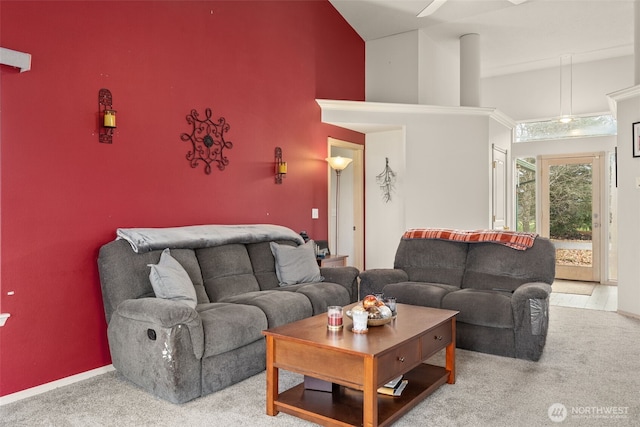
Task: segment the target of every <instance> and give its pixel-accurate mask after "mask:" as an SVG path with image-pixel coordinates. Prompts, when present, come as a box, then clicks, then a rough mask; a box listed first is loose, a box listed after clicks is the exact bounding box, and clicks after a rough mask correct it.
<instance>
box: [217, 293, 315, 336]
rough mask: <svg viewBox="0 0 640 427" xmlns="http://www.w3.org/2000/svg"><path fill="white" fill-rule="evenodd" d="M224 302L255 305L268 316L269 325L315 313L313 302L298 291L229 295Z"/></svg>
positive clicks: (293, 320) (283, 322)
mask: <svg viewBox="0 0 640 427" xmlns="http://www.w3.org/2000/svg"><path fill="white" fill-rule="evenodd" d="M223 302H232V303H234V304H245V305H253V306H256V307H258V308H260V309H261V310H262V311H263V312H264V314H265V315H266V316H267V322H268V327H269V328H273V327H275V326H280V325H284V324H287V323H291V322H295V321H297V320H301V319H304V318H306V317H309V316H311V315H312V314H313V308H312V307H311V302H309V299H308V298H307V297H306V296H304V295H303V294H299V293H297V292H279V291H276V290H271V291H257V292H247V293H244V294H242V295H235V296H231V297H227V298H225V299H224V301H223Z"/></svg>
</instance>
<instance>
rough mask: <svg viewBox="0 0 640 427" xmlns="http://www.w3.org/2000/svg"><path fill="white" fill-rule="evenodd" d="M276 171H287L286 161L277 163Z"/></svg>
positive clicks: (281, 172) (282, 172) (284, 172)
mask: <svg viewBox="0 0 640 427" xmlns="http://www.w3.org/2000/svg"><path fill="white" fill-rule="evenodd" d="M278 173H280V174H286V173H287V162H282V163H280V164H278Z"/></svg>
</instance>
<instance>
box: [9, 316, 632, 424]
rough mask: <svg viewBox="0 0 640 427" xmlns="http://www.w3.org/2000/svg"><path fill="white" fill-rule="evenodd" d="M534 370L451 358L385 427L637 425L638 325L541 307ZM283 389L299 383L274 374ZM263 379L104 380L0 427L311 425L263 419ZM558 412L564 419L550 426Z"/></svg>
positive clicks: (12, 414) (37, 401)
mask: <svg viewBox="0 0 640 427" xmlns="http://www.w3.org/2000/svg"><path fill="white" fill-rule="evenodd" d="M549 314H550V320H549V335H548V336H547V345H546V347H545V349H544V353H543V354H542V358H541V359H540V361H539V362H529V361H526V360H519V359H511V358H508V357H499V356H492V355H490V354H483V353H477V352H473V351H465V350H460V349H458V351H456V361H457V378H456V383H455V384H453V385H451V384H445V385H443V386H442V387H440V388H439V389H438V390H436V392H435V393H434V394H432V395H431V396H429V397H428V398H427V399H425V400H424V401H423V402H421V403H419V404H418V405H417V406H416V407H415V408H414V409H413V410H411V411H410V412H409V413H407V414H406V415H405V416H403V417H402V418H401V419H400V420H398V421H397V422H396V423H395V424H394V425H393V427H462V426H464V427H534V426H535V427H544V426H548V427H556V426H558V427H574V426H575V427H603V426H604V427H637V426H639V425H640V399H638V396H640V375H638V372H640V359H639V358H638V354H640V340H638V339H637V337H638V336H640V320H637V319H630V318H627V317H624V316H621V315H619V314H617V313H613V312H606V311H597V310H581V309H577V308H567V307H556V306H552V307H549ZM280 374H281V375H280V386H281V390H282V389H286V388H288V387H291V386H292V385H294V384H297V383H299V382H300V381H302V376H300V375H297V374H292V373H289V372H287V371H284V370H282V371H280ZM265 390H266V380H265V374H264V372H262V373H260V374H258V375H255V376H253V377H251V378H248V379H247V380H245V381H242V382H241V383H238V384H235V385H233V386H231V387H228V388H226V389H224V390H222V391H219V392H217V393H213V394H210V395H207V396H205V397H202V398H200V399H195V400H192V401H191V402H187V403H185V404H183V405H174V404H172V403H168V402H165V401H163V400H160V399H157V398H155V397H153V396H152V395H150V394H148V393H146V392H144V391H142V390H141V389H139V388H138V387H136V386H135V385H133V384H131V383H130V382H128V381H127V380H125V379H123V378H122V377H121V376H120V375H119V374H118V373H117V372H110V373H107V374H103V375H100V376H98V377H94V378H91V379H88V380H86V381H82V382H79V383H75V384H72V385H69V386H65V387H61V388H59V389H56V390H52V391H50V392H47V393H44V394H41V395H38V396H34V397H31V398H28V399H24V400H21V401H18V402H14V403H10V404H7V405H5V406H0V427H34V426H53V427H138V426H140V427H218V426H225V427H312V426H314V424H312V423H309V422H306V421H304V420H301V419H299V418H295V417H292V416H290V415H287V414H279V415H278V416H275V417H270V416H268V415H266V414H265V410H266V408H265ZM558 408H564V409H566V412H561V414H562V415H566V419H565V420H564V421H562V422H556V421H561V420H560V419H557V415H556V419H554V420H553V421H552V419H551V418H550V416H549V413H551V414H552V415H554V414H556V412H555V411H557V410H558Z"/></svg>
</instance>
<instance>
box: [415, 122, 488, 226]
mask: <svg viewBox="0 0 640 427" xmlns="http://www.w3.org/2000/svg"><path fill="white" fill-rule="evenodd" d="M488 136H489V123H488V119H487V118H486V117H464V116H456V115H440V114H432V115H428V116H424V117H421V118H420V120H415V121H414V122H413V123H411V126H407V153H406V157H407V160H406V161H407V180H406V184H405V185H406V194H407V195H408V196H410V197H407V199H406V203H405V204H406V208H405V216H406V226H407V228H424V227H445V228H461V229H474V228H488V227H489V225H490V224H489V218H490V213H489V210H488V206H489V204H488V201H489V200H491V194H490V168H489V165H490V155H491V153H490V152H489V150H488V146H489V144H488Z"/></svg>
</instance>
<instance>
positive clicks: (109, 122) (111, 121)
mask: <svg viewBox="0 0 640 427" xmlns="http://www.w3.org/2000/svg"><path fill="white" fill-rule="evenodd" d="M104 127H106V128H114V127H116V112H115V111H114V110H105V112H104Z"/></svg>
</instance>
